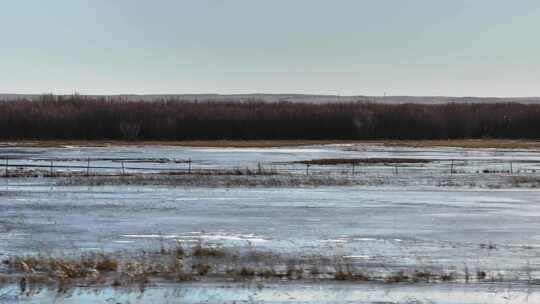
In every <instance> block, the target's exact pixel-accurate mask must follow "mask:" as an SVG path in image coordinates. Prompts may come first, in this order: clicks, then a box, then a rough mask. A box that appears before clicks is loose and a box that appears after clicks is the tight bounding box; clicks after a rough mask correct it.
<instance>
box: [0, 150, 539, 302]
mask: <svg viewBox="0 0 540 304" xmlns="http://www.w3.org/2000/svg"><path fill="white" fill-rule="evenodd" d="M5 155H9V156H10V157H15V156H16V157H20V158H27V159H38V158H41V159H47V158H55V159H58V158H63V159H65V161H66V162H83V160H84V159H86V158H89V157H90V158H93V159H94V158H95V159H97V158H100V159H113V158H124V159H132V160H134V159H135V160H136V159H158V158H159V159H161V158H167V159H175V160H185V159H190V158H191V159H192V160H193V161H194V165H195V164H197V165H199V166H212V167H216V166H217V167H220V166H221V167H223V168H231V167H246V166H256V164H257V163H258V162H260V161H262V160H264V163H265V164H267V165H270V164H272V165H274V166H278V165H277V164H278V163H284V162H291V161H298V160H309V159H320V158H370V157H379V158H380V157H385V158H422V159H430V160H435V161H434V162H430V163H428V164H420V165H418V164H415V165H414V166H409V167H405V168H401V167H400V168H399V172H398V174H396V173H395V171H394V170H395V168H393V167H388V166H384V165H380V164H379V165H372V166H365V167H362V168H357V170H358V171H357V172H356V174H357V175H354V176H353V177H352V178H353V179H364V180H365V179H372V178H381V179H382V180H383V181H387V182H384V183H367V184H362V185H358V184H353V185H350V186H321V187H305V186H302V187H265V186H263V187H255V188H253V187H244V186H241V185H240V186H237V187H232V188H226V187H196V186H195V187H194V186H185V185H183V186H177V185H176V186H175V185H171V184H163V185H160V184H159V183H157V184H156V183H153V184H150V185H129V184H122V183H119V184H115V185H109V186H107V185H101V186H99V185H95V184H89V185H80V184H75V185H66V183H65V180H63V181H64V182H61V181H62V179H61V178H2V179H0V259H5V258H8V257H11V256H20V255H26V254H37V253H41V254H52V255H70V254H77V253H81V252H85V251H100V252H119V251H122V250H128V251H137V250H141V249H155V248H160V247H161V246H163V245H171V244H177V243H181V244H193V243H197V242H203V243H205V244H208V245H217V246H220V247H223V248H236V249H238V248H240V249H242V248H248V247H249V248H256V249H261V250H268V251H272V252H279V253H280V254H288V255H291V256H295V255H305V254H321V255H327V256H330V257H334V256H339V257H343V258H345V259H347V260H348V261H350V262H351V263H353V264H355V265H357V266H359V267H361V268H362V269H364V270H365V271H366V272H368V273H371V274H383V275H384V274H385V273H394V272H396V271H400V270H407V269H415V270H418V269H429V270H443V271H452V272H456V273H458V274H461V275H463V274H464V273H465V272H466V271H470V272H471V273H476V272H477V271H483V272H485V273H486V274H487V276H488V277H491V278H499V277H501V276H502V277H504V278H505V279H504V282H501V281H500V280H499V281H497V282H495V283H491V284H487V285H482V284H480V285H479V284H472V285H475V286H471V285H459V284H457V283H456V285H452V284H450V285H443V286H438V285H437V286H434V285H428V286H421V287H418V286H416V287H409V286H399V287H395V289H391V288H390V287H385V286H386V285H381V286H379V285H367V286H366V285H361V286H358V285H352V286H351V285H347V284H345V285H339V284H338V285H328V284H327V283H325V284H322V285H321V284H318V283H316V282H315V283H309V284H311V285H309V284H308V283H305V284H308V285H302V284H304V283H298V284H297V285H292V286H289V285H282V284H277V285H272V284H270V287H268V286H266V287H264V288H262V290H260V289H259V287H257V286H255V287H253V286H251V287H249V288H245V286H238V285H234V286H227V287H222V286H221V285H219V284H218V285H212V286H210V287H209V286H206V287H201V285H198V284H202V283H190V284H193V285H187V286H186V285H182V287H178V288H180V289H181V290H182V292H181V294H182V295H185V300H186V301H184V302H187V303H190V301H191V303H195V302H197V297H205V296H206V294H205V293H204V292H208V293H210V294H211V295H213V298H214V299H220V298H223V299H229V300H230V302H231V303H232V301H233V300H234V297H233V295H236V294H239V296H238V298H236V300H238V302H242V301H244V302H248V301H250V299H254V301H255V302H261V301H263V302H268V303H289V302H294V301H297V302H312V300H309V299H315V298H318V299H321V298H322V297H323V296H324V298H326V299H330V300H328V301H327V302H328V303H332V302H333V300H332V299H335V302H337V301H338V300H340V299H344V300H349V299H350V301H351V302H353V301H354V302H355V303H357V302H358V301H356V300H365V299H367V300H365V303H375V302H377V301H381V302H383V303H384V301H387V302H389V303H424V302H412V301H413V300H414V299H420V300H422V301H425V303H431V302H429V301H427V300H433V302H434V303H537V302H538V294H537V292H538V291H539V290H537V289H536V288H535V287H534V284H533V285H531V284H527V286H528V287H527V288H526V289H524V288H522V287H512V286H520V285H519V284H521V283H523V282H529V283H530V282H531V281H534V282H536V281H535V280H536V279H540V272H539V270H540V196H539V194H540V190H538V189H536V188H535V187H528V188H516V187H515V185H514V184H511V183H508V179H509V178H513V177H514V176H515V175H519V176H523V174H525V177H527V178H536V172H535V170H536V169H537V166H538V165H539V164H540V163H539V162H540V153H539V152H538V151H535V150H519V151H518V150H496V149H477V150H470V149H457V148H432V149H429V148H421V149H416V148H401V147H383V146H350V145H333V146H314V147H299V148H275V149H209V148H208V149H203V148H184V147H159V146H151V147H108V148H79V147H67V148H58V149H49V148H18V147H11V146H7V147H3V148H1V149H0V157H4V156H5ZM452 159H453V160H455V166H456V167H455V168H454V169H455V170H456V171H457V172H455V173H453V175H452V177H451V178H449V175H450V172H449V167H448V164H449V163H450V161H451V160H452ZM27 161H29V162H30V161H32V162H33V161H34V160H27ZM103 162H104V163H107V162H108V163H114V162H112V161H110V160H103ZM510 163H512V173H510V172H508V171H509V169H508V168H509V167H510ZM165 164H167V165H169V163H165ZM146 165H149V166H162V165H163V163H150V164H145V166H146ZM173 165H175V166H185V164H182V163H174V164H173ZM288 166H290V165H288ZM415 168H416V169H415ZM300 169H301V167H299V170H300ZM311 169H313V170H315V172H316V170H317V169H316V168H311ZM485 169H489V170H495V169H497V170H500V171H501V172H504V173H502V174H482V173H481V172H482V171H483V170H485ZM340 170H342V171H347V170H348V169H347V167H344V168H341V169H340ZM362 170H363V171H362ZM338 171H339V170H338ZM477 171H478V172H479V173H477ZM520 171H521V172H520ZM347 172H348V171H347ZM321 173H322V172H321ZM343 174H345V175H347V174H348V173H343ZM350 175H352V174H350ZM253 178H256V177H253ZM347 178H351V176H348V177H347ZM394 181H398V182H394ZM441 181H442V182H441ZM444 181H447V183H445V182H444ZM464 181H468V182H467V183H465V182H464ZM470 181H474V183H470ZM484 183H489V184H490V185H495V186H496V187H491V188H500V189H487V188H485V187H481V186H482V185H484ZM455 184H457V185H459V186H458V187H455V186H454V185H455ZM532 186H534V184H533V185H532ZM1 270H2V268H1V266H0V272H1ZM509 284H510V285H509ZM512 284H514V285H512ZM516 284H517V285H516ZM225 285H227V284H225ZM477 285H478V286H477ZM188 286H189V287H188ZM272 286H274V287H272ZM308 287H309V288H308ZM372 287H374V288H372ZM375 287H376V288H375ZM387 288H390V289H391V291H390V292H385V290H386V289H387ZM175 290H176V289H175V288H172V287H170V288H169V287H159V286H157V287H154V288H153V289H150V290H149V292H148V293H146V292H145V294H144V295H143V296H140V295H137V296H138V297H139V296H140V298H145V297H161V298H166V296H167V297H169V298H167V301H170V302H172V303H176V302H175V301H176V300H177V298H174V299H171V298H170V295H171V294H174V292H175ZM202 291H204V292H202ZM233 291H234V292H233ZM119 292H121V291H118V290H112V289H105V290H102V291H101V293H90V295H85V294H86V293H85V292H82V291H81V292H80V293H74V294H72V295H71V298H69V299H66V302H69V301H72V302H73V303H90V302H92V301H95V299H96V297H98V298H101V299H103V297H105V296H111V293H112V294H116V295H118V294H117V293H119ZM1 293H2V292H1V291H0V294H1ZM419 294H422V296H423V295H424V294H427V295H428V296H427V297H424V298H422V297H419ZM285 295H287V296H285ZM43 297H45V298H48V297H52V291H43V292H42V293H40V294H39V295H33V296H30V297H27V298H25V299H26V300H27V302H29V303H37V302H39V299H43ZM118 297H120V299H123V300H122V301H130V302H131V303H136V299H137V298H136V297H133V296H132V295H126V296H125V297H126V298H122V297H124V296H123V295H122V296H120V295H118ZM310 297H311V298H310ZM140 298H139V301H140ZM179 298H182V297H179ZM457 298H459V300H455V299H457ZM464 298H467V299H469V300H468V301H469V302H464V301H463V299H464ZM426 299H427V300H426ZM493 299H496V300H493ZM454 300H455V301H454ZM518 300H519V301H518ZM32 301H34V302H32ZM527 301H528V302H527ZM210 302H211V301H210ZM215 302H216V303H218V301H217V300H216V301H215ZM238 302H237V303H238ZM320 302H321V303H325V302H324V301H320ZM141 303H142V302H141ZM360 303H362V302H361V301H360Z"/></svg>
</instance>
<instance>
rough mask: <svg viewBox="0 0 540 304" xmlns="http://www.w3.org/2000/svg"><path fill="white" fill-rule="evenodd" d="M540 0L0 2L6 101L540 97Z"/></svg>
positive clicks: (0, 77) (0, 85)
mask: <svg viewBox="0 0 540 304" xmlns="http://www.w3.org/2000/svg"><path fill="white" fill-rule="evenodd" d="M539 34H540V1H538V0H515V1H510V0H371V1H368V0H326V1H325V0H266V1H262V0H261V1H259V0H228V1H226V0H192V1H187V0H186V1H182V0H154V1H150V0H147V1H142V0H140V1H139V0H48V1H43V0H20V1H12V0H0V93H37V94H41V93H55V94H71V93H74V92H78V93H81V94H127V93H133V94H184V93H188V94H189V93H221V94H242V93H310V94H339V95H374V96H379V95H384V94H385V93H386V94H388V95H418V96H422V95H423V96H430V95H437V96H443V95H444V96H500V97H508V96H516V97H517V96H540V38H539Z"/></svg>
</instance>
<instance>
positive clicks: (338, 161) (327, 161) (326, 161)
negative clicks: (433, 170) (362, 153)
mask: <svg viewBox="0 0 540 304" xmlns="http://www.w3.org/2000/svg"><path fill="white" fill-rule="evenodd" d="M429 162H431V160H429V159H417V158H321V159H312V160H303V161H296V162H294V163H297V164H306V165H343V164H416V163H429Z"/></svg>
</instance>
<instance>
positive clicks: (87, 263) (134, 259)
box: [0, 243, 537, 290]
mask: <svg viewBox="0 0 540 304" xmlns="http://www.w3.org/2000/svg"><path fill="white" fill-rule="evenodd" d="M179 248H182V247H179ZM3 266H4V269H5V270H6V271H5V272H4V273H3V274H0V275H2V276H0V283H2V282H15V283H16V282H19V281H20V282H22V283H24V284H23V285H24V287H25V288H26V287H27V285H28V286H30V285H37V286H39V285H43V284H57V285H58V286H59V289H62V290H66V289H68V288H69V286H88V287H91V286H96V287H97V286H113V287H116V286H132V285H134V284H135V285H136V286H139V287H141V288H144V286H146V285H148V284H150V283H152V282H164V281H165V282H174V283H179V282H187V281H193V280H195V281H196V280H203V279H205V278H208V279H225V280H244V279H255V278H256V279H257V280H260V279H269V280H272V279H279V280H335V281H347V282H358V283H360V282H368V281H369V282H385V283H409V284H413V283H419V282H426V283H427V282H429V283H437V282H454V281H465V282H466V283H469V282H470V278H469V275H468V269H465V270H464V271H463V272H459V273H458V272H457V271H456V270H455V269H453V270H451V271H448V270H444V269H432V270H430V271H427V270H425V269H423V270H415V269H406V270H399V271H396V272H391V269H385V270H384V271H376V270H373V269H371V271H370V269H369V268H365V266H361V265H358V264H355V263H354V262H353V261H351V260H348V259H345V258H342V257H334V258H331V257H324V256H318V255H309V256H294V257H291V256H287V255H280V254H277V253H274V252H262V251H255V250H253V249H251V250H250V251H248V252H242V253H240V252H239V251H234V250H232V249H225V248H215V247H207V246H204V245H203V244H201V243H199V244H196V245H195V246H194V247H192V248H189V249H187V250H185V251H184V249H183V248H182V249H178V248H170V249H166V248H162V249H161V250H158V251H153V252H139V253H137V254H133V253H131V254H130V253H126V252H121V253H117V254H109V255H105V254H86V255H83V256H81V257H79V258H54V257H50V256H25V257H13V258H11V259H9V260H6V261H4V265H3ZM464 278H465V279H464ZM489 278H490V279H493V278H496V279H497V280H502V279H503V278H502V274H500V273H499V274H497V273H491V275H490V277H489ZM475 279H476V282H480V281H483V280H485V279H488V277H487V274H486V272H484V271H482V270H477V271H476V278H475ZM510 279H511V280H515V278H513V277H512V278H510ZM527 282H537V280H535V279H534V278H532V277H528V279H527Z"/></svg>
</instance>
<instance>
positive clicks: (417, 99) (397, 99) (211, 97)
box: [0, 93, 540, 104]
mask: <svg viewBox="0 0 540 304" xmlns="http://www.w3.org/2000/svg"><path fill="white" fill-rule="evenodd" d="M41 96H42V94H0V101H7V100H16V99H27V100H37V99H39V98H40V97H41ZM58 96H62V95H58ZM63 96H68V95H63ZM85 96H88V97H105V98H115V99H122V100H126V101H137V100H143V101H147V102H152V101H156V100H163V99H181V100H186V101H250V100H257V101H264V102H280V101H287V102H294V103H314V104H321V103H336V102H355V101H363V102H374V103H388V104H399V103H419V104H442V103H451V102H455V103H504V102H512V103H540V97H446V96H384V97H383V96H364V95H356V96H339V95H309V94H260V93H256V94H144V95H137V94H120V95H85Z"/></svg>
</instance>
